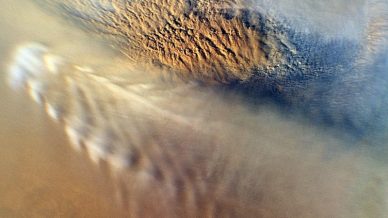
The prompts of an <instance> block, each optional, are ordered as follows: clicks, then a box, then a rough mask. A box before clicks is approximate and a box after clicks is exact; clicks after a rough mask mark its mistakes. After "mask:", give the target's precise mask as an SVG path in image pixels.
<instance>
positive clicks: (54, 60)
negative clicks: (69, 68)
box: [44, 55, 64, 74]
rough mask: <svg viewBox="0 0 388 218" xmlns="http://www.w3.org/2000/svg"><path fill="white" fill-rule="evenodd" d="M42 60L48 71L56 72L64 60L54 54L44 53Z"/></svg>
mask: <svg viewBox="0 0 388 218" xmlns="http://www.w3.org/2000/svg"><path fill="white" fill-rule="evenodd" d="M44 62H45V63H46V67H47V69H48V71H49V72H50V73H53V74H58V73H59V68H60V67H61V66H63V65H64V60H63V59H62V58H61V57H59V56H56V55H45V56H44Z"/></svg>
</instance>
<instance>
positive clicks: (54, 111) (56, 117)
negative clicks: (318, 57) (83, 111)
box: [45, 102, 60, 121]
mask: <svg viewBox="0 0 388 218" xmlns="http://www.w3.org/2000/svg"><path fill="white" fill-rule="evenodd" d="M45 108H46V112H47V113H48V115H49V116H50V117H51V118H52V119H53V120H55V121H58V120H59V117H60V112H59V111H58V110H57V109H55V108H54V107H53V106H52V105H51V104H49V103H48V102H46V104H45Z"/></svg>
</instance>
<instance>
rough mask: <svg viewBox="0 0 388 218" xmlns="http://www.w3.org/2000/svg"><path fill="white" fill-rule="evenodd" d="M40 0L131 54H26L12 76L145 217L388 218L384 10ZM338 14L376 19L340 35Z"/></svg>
mask: <svg viewBox="0 0 388 218" xmlns="http://www.w3.org/2000/svg"><path fill="white" fill-rule="evenodd" d="M37 2H40V3H43V4H41V5H42V7H45V8H47V7H48V8H51V9H52V11H51V13H53V14H55V15H57V16H59V15H58V14H56V13H58V12H60V13H61V14H62V15H64V16H66V17H67V18H69V17H70V18H71V19H72V21H73V22H74V23H75V24H76V25H80V26H82V27H83V28H84V29H85V30H87V34H89V35H88V36H90V38H91V39H93V37H96V36H103V38H104V40H105V42H106V43H111V44H113V45H114V47H115V48H116V49H117V50H118V51H120V52H121V53H123V56H122V57H121V56H120V57H119V58H112V57H111V56H110V54H106V53H104V52H103V53H102V54H98V55H101V59H104V60H105V61H104V62H103V64H102V63H97V64H91V66H84V65H83V64H82V65H81V64H79V63H78V62H77V61H74V60H70V59H71V58H65V57H62V54H60V55H56V54H54V52H53V51H52V50H51V49H50V48H49V47H47V46H45V45H42V44H41V43H27V44H21V45H19V46H18V47H17V48H16V49H15V53H14V56H13V57H12V59H11V61H10V65H9V69H8V71H9V74H8V79H9V83H10V85H11V86H12V87H14V88H16V89H20V88H25V89H26V90H27V91H28V92H29V94H30V95H31V97H32V98H33V99H34V100H35V101H36V102H37V103H39V104H41V105H42V107H44V108H45V110H46V111H47V113H48V114H49V115H50V116H51V117H52V118H53V119H54V120H56V121H58V122H59V123H61V125H63V126H64V129H65V131H66V133H67V135H68V136H69V138H70V139H71V142H72V145H73V146H74V147H75V149H76V150H79V151H85V152H87V153H88V155H89V157H90V158H91V160H93V161H94V162H96V163H97V164H99V165H100V166H105V165H107V166H108V168H110V170H111V173H112V175H113V179H114V180H115V181H116V184H117V189H118V193H119V194H120V195H121V202H122V203H123V205H124V208H126V209H128V213H129V215H132V216H134V217H149V216H154V217H160V216H162V217H228V216H230V217H384V215H385V214H386V213H387V209H388V207H387V191H386V178H387V175H386V173H385V172H386V170H385V167H386V165H387V163H386V162H385V161H384V160H385V158H384V157H383V158H381V156H384V154H385V152H386V142H384V141H383V140H381V138H376V137H374V136H375V133H376V132H377V133H378V135H379V136H381V135H383V136H382V137H384V136H385V133H386V131H385V129H384V128H385V125H386V124H387V122H386V118H384V115H386V114H387V113H386V112H385V111H384V109H387V102H388V101H387V99H386V97H385V93H386V91H387V87H388V86H387V84H388V78H387V74H386V72H385V71H384V69H386V66H387V65H388V62H387V55H386V54H387V53H386V50H385V49H386V48H387V47H386V44H385V40H386V37H387V35H386V30H387V29H386V27H387V26H386V22H385V19H384V18H385V16H386V12H387V11H386V10H384V9H386V4H385V3H384V2H381V1H357V2H355V6H354V8H353V7H352V8H351V10H350V9H349V10H347V9H346V7H344V5H343V4H341V1H340V3H338V2H337V3H336V2H334V1H330V2H329V3H327V4H328V7H329V6H333V8H334V9H327V11H325V13H322V14H323V15H322V16H323V17H314V13H313V12H314V10H318V9H319V8H321V9H322V8H324V6H325V5H322V4H320V3H319V4H318V3H317V2H316V1H309V2H308V3H309V4H307V6H304V7H305V10H306V11H305V10H302V9H301V8H300V7H299V6H298V4H300V1H296V0H295V1H290V0H282V1H277V2H275V3H269V2H268V1H249V2H248V1H244V2H242V1H241V2H240V1H228V0H227V1H206V0H199V1H179V0H160V1H148V0H137V1H126V0H112V1H105V0H99V1H93V0H75V1H70V0H63V1H59V0H58V1H57V0H55V1H37ZM342 3H343V2H342ZM277 4H278V5H280V6H282V7H280V8H278V10H277V11H273V10H276V9H277V7H276V6H277ZM290 4H294V6H295V7H296V8H298V10H297V9H295V8H294V9H293V7H291V5H290ZM315 6H317V7H316V8H315ZM318 6H319V7H318ZM334 6H335V7H334ZM372 6H373V7H372ZM376 7H377V8H376ZM317 8H318V9H317ZM307 10H311V11H307ZM318 11H319V10H318ZM321 12H322V11H321ZM358 12H360V14H359V15H358V16H359V17H358V16H356V15H357V14H358ZM361 12H364V13H361ZM372 12H374V13H372ZM331 14H333V16H334V15H335V16H338V17H342V18H343V20H344V23H343V25H350V24H352V21H351V20H352V17H351V16H349V14H351V15H354V16H355V17H356V18H359V19H360V20H361V21H364V22H361V23H360V24H359V26H358V25H356V24H354V23H353V25H356V26H357V28H354V29H353V28H348V29H345V30H344V31H340V30H338V31H335V28H333V26H331V25H330V22H331V19H333V18H331V17H330V16H331ZM371 14H372V15H371ZM301 15H306V19H307V20H306V23H308V24H306V25H304V22H303V21H301V20H300V19H301V18H300V16H301ZM325 16H326V17H328V18H327V19H328V20H327V22H324V21H325V19H324V18H325ZM319 27H322V28H319ZM70 30H71V29H70ZM351 30H354V31H355V32H353V31H351ZM334 33H335V34H334ZM349 34H356V36H351V37H350V35H349ZM65 41H66V39H62V38H61V39H54V40H53V41H52V42H53V44H56V43H58V44H60V43H64V42H65ZM85 47H86V46H85ZM85 50H86V49H85ZM90 53H92V52H90ZM107 53H108V52H107ZM66 55H67V54H66V52H64V54H63V56H66ZM83 55H84V53H83ZM90 55H92V54H90ZM84 56H85V55H84ZM95 56H96V55H95V54H93V56H91V58H90V59H94V58H92V57H95ZM86 59H88V58H87V57H86ZM97 62H98V61H97ZM91 63H95V61H91ZM170 78H173V79H172V80H170ZM177 78H179V79H177ZM204 83H205V84H206V85H207V86H204ZM214 83H216V84H217V85H218V86H209V85H210V84H214ZM220 84H222V85H224V86H222V85H221V87H220ZM231 87H232V88H236V87H237V88H236V89H237V90H238V91H241V89H242V93H243V94H244V95H243V96H241V95H240V94H241V92H237V93H236V92H232V91H234V90H231V89H230V88H231ZM240 88H241V89H240ZM262 92H263V93H262ZM247 96H248V97H247ZM263 96H265V97H267V96H268V97H269V99H270V103H271V104H269V103H268V98H264V97H263ZM252 99H253V100H254V103H257V102H259V104H252V102H251V100H252ZM274 102H275V104H272V103H274ZM279 102H280V103H279ZM267 103H268V104H267ZM300 118H301V119H300ZM306 118H307V119H306ZM311 121H312V122H311ZM317 121H318V122H317ZM323 124H324V125H323ZM374 125H375V126H374ZM370 126H372V127H373V128H369V127H370ZM380 127H382V128H380ZM383 127H384V128H383ZM376 129H377V130H378V131H377V130H376ZM351 130H355V131H351ZM361 133H362V134H361ZM375 142H376V146H375V147H374V148H372V145H375ZM376 147H377V148H376ZM376 150H377V151H378V152H377V153H380V154H379V155H381V156H379V155H376V154H374V152H376ZM372 157H373V159H375V160H371V159H372ZM381 159H383V160H381Z"/></svg>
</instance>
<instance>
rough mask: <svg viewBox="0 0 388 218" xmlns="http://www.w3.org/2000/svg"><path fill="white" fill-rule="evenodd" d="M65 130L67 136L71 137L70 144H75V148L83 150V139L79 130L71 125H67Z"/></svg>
mask: <svg viewBox="0 0 388 218" xmlns="http://www.w3.org/2000/svg"><path fill="white" fill-rule="evenodd" d="M65 131H66V134H67V136H68V137H69V139H70V144H71V145H72V146H73V148H74V149H75V150H76V151H81V149H82V146H81V139H80V137H79V135H78V133H77V131H76V130H75V129H73V128H72V127H70V126H69V125H66V127H65Z"/></svg>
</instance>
